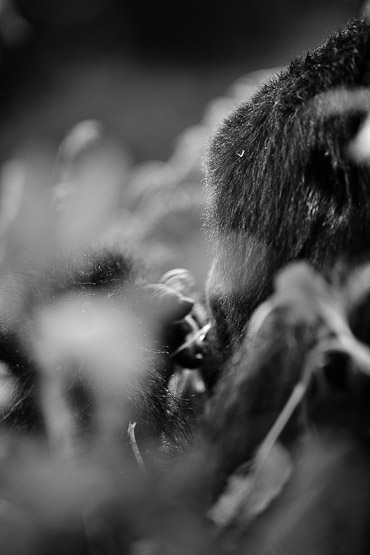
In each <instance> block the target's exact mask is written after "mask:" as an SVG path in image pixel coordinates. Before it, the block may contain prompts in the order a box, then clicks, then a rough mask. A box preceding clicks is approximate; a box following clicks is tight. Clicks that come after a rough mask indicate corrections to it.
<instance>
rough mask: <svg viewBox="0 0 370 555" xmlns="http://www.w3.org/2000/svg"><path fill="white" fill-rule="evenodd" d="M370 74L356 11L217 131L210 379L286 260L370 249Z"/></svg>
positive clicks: (356, 254) (325, 265)
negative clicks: (364, 135) (363, 131)
mask: <svg viewBox="0 0 370 555" xmlns="http://www.w3.org/2000/svg"><path fill="white" fill-rule="evenodd" d="M369 86H370V25H369V22H368V21H367V20H364V19H356V20H353V21H351V22H350V23H349V24H348V26H347V27H345V28H344V29H343V30H341V31H339V32H337V33H335V34H333V35H332V36H331V37H330V38H329V39H328V40H327V41H326V42H325V43H324V44H322V45H321V46H319V47H318V48H316V49H314V50H312V51H310V52H308V53H307V54H305V55H303V56H300V57H298V58H296V59H294V60H293V61H292V63H291V64H290V66H289V67H288V68H287V69H286V70H283V71H282V72H281V73H280V74H279V75H276V76H275V77H273V78H272V79H271V80H270V81H269V82H267V83H266V84H264V85H263V86H262V87H261V88H260V90H259V91H258V92H257V93H256V94H255V95H254V96H253V97H252V99H251V100H249V101H248V102H246V103H244V104H241V105H240V106H239V107H238V108H237V109H236V110H235V111H234V113H232V114H231V115H230V116H229V117H228V118H226V119H225V121H224V122H223V124H222V125H221V127H220V128H219V129H218V131H217V132H216V134H215V136H214V137H213V139H212V140H211V142H210V145H209V148H208V154H207V157H206V187H207V191H208V198H209V201H208V213H207V226H208V232H209V237H210V243H211V247H212V249H213V251H214V260H213V265H212V269H211V272H210V275H209V280H208V298H209V306H210V312H211V316H212V319H213V323H214V331H213V336H214V337H213V340H214V341H215V343H216V344H217V345H218V349H216V350H214V351H213V357H214V359H213V358H212V357H210V358H209V364H207V368H206V369H205V378H206V380H207V383H208V385H209V386H210V387H213V386H214V384H215V383H216V381H217V379H218V375H219V371H218V370H217V368H219V367H220V366H222V361H223V360H225V359H228V358H229V356H230V354H231V352H232V351H233V350H234V348H235V346H236V345H237V344H238V342H239V340H240V339H241V338H243V337H244V334H245V330H246V327H247V323H248V320H249V318H250V316H251V314H252V312H253V311H254V309H255V308H256V307H257V306H258V304H259V303H261V302H262V301H263V300H264V299H265V298H266V297H267V296H268V295H269V294H270V292H271V286H272V279H273V276H274V275H275V273H276V271H277V270H278V269H279V268H282V267H283V266H284V265H286V264H287V263H289V262H290V261H292V260H297V259H306V260H308V261H309V262H310V263H311V264H313V265H314V267H315V268H317V269H318V270H320V271H325V270H327V269H330V268H332V266H333V265H334V264H335V262H336V261H338V259H339V258H341V259H342V260H344V259H346V260H347V261H348V262H349V263H350V265H351V264H352V263H353V261H356V263H358V262H361V261H364V260H368V257H369V251H370V247H369V246H370V192H369V183H370V179H369V178H370V169H369V165H368V163H367V162H365V163H364V162H360V163H359V162H358V161H357V160H356V159H355V156H353V155H352V154H351V148H350V146H351V142H352V140H353V139H354V138H355V136H356V134H357V132H358V131H359V129H360V126H361V124H362V122H363V121H364V119H365V117H366V116H367V114H368V110H369V107H370V93H369V89H368V87H369ZM210 339H211V335H210ZM211 358H212V360H211ZM220 361H221V362H220Z"/></svg>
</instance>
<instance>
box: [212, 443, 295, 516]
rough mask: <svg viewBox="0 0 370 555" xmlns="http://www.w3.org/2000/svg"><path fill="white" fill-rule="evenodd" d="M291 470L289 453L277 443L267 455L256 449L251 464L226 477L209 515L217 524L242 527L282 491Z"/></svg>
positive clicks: (262, 510) (263, 451)
mask: <svg viewBox="0 0 370 555" xmlns="http://www.w3.org/2000/svg"><path fill="white" fill-rule="evenodd" d="M248 469H249V471H248ZM292 470H293V464H292V461H291V458H290V455H289V453H288V451H287V450H286V449H284V447H282V445H281V444H280V443H275V444H274V446H273V447H272V448H271V449H270V451H269V454H268V456H267V457H266V454H265V450H264V449H258V451H257V453H256V455H255V457H254V459H253V461H252V463H251V465H250V464H248V465H245V464H244V465H242V466H241V467H239V468H238V470H237V471H236V473H235V474H233V475H232V476H231V477H230V478H229V480H228V484H227V486H226V489H225V491H224V493H223V494H222V495H221V496H220V498H219V499H218V501H217V503H216V504H215V505H214V506H213V507H212V508H211V510H210V511H209V513H208V516H209V517H210V518H211V520H213V522H214V523H215V524H216V525H218V526H220V527H226V526H231V525H238V524H239V525H242V526H244V527H245V526H246V525H248V524H249V523H250V522H251V521H252V520H253V519H255V518H256V517H257V516H258V515H260V514H261V513H262V512H264V511H265V510H266V509H267V508H268V507H269V506H270V504H271V503H272V502H273V501H274V499H276V498H277V497H278V496H279V495H280V494H281V492H282V491H283V489H284V487H285V485H286V484H287V482H288V481H289V478H290V476H291V474H292Z"/></svg>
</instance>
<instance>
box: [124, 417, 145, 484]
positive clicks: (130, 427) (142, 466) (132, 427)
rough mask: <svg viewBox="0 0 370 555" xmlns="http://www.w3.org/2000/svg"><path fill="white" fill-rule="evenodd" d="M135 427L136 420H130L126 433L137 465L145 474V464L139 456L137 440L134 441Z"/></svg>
mask: <svg viewBox="0 0 370 555" xmlns="http://www.w3.org/2000/svg"><path fill="white" fill-rule="evenodd" d="M135 428H136V422H130V423H129V425H128V429H127V433H128V437H129V440H130V446H131V449H132V452H133V454H134V457H135V459H136V462H137V465H138V467H139V468H140V470H141V471H142V472H143V473H144V474H145V472H146V469H145V464H144V461H143V458H142V456H141V453H140V450H139V447H138V445H137V442H136V437H135Z"/></svg>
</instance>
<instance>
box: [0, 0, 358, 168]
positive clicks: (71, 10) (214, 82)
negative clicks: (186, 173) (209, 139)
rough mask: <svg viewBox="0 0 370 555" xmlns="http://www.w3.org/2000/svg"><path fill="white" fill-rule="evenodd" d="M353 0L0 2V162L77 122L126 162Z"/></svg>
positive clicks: (309, 37) (325, 28)
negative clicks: (110, 131) (118, 148)
mask: <svg viewBox="0 0 370 555" xmlns="http://www.w3.org/2000/svg"><path fill="white" fill-rule="evenodd" d="M358 9H359V2H358V1H356V0H321V1H319V0H282V1H280V2H279V1H276V0H265V1H261V0H251V1H246V0H245V1H244V2H242V1H240V0H239V1H238V0H224V1H222V2H221V1H220V0H215V1H214V2H212V3H209V2H206V1H205V0H203V1H202V0H187V1H186V2H176V3H173V2H169V1H156V2H155V1H151V2H143V1H142V0H127V1H119V0H17V1H14V2H13V1H11V0H2V1H0V36H1V57H0V72H1V104H0V161H1V160H4V159H6V158H7V157H9V156H10V155H12V153H13V151H14V149H16V148H17V147H19V145H22V144H23V143H24V142H27V141H29V140H35V139H36V140H41V141H44V142H46V143H47V144H49V145H51V146H52V148H53V147H54V146H55V145H57V144H58V142H59V141H60V140H61V138H62V136H63V134H64V133H65V131H66V129H68V128H69V127H70V126H71V125H74V124H75V123H76V122H77V121H79V120H81V119H83V118H91V117H93V118H100V119H103V120H104V121H105V122H106V123H107V124H108V125H109V126H111V127H112V128H114V129H116V130H117V131H118V132H119V133H120V134H121V135H122V136H123V138H124V139H125V141H126V144H127V148H128V150H129V151H130V152H131V154H132V157H133V161H134V162H135V163H137V162H140V161H143V160H146V159H160V160H165V159H167V158H168V156H169V155H170V153H171V150H172V148H173V141H174V138H175V137H176V135H177V134H178V133H179V132H181V131H182V130H183V129H184V128H186V127H187V126H189V125H192V124H194V123H197V122H198V121H199V119H200V118H201V116H202V113H203V110H204V107H205V106H206V104H207V102H209V101H210V100H211V99H212V98H214V97H216V96H219V95H220V94H222V93H223V92H224V91H225V89H226V88H227V87H228V86H229V85H230V84H231V83H232V81H233V80H235V79H236V78H238V77H239V76H241V75H243V74H245V73H247V72H249V71H251V70H255V69H260V68H265V67H274V66H278V65H282V64H285V63H287V62H288V61H289V59H290V58H291V57H292V56H293V55H295V54H297V53H299V52H301V51H302V49H307V48H310V47H312V46H314V45H316V44H317V42H319V41H320V40H322V39H323V38H324V37H325V36H326V34H327V33H328V32H329V31H330V30H332V29H334V28H337V27H338V26H340V25H342V24H343V23H344V22H345V21H347V19H348V18H349V17H352V16H354V15H356V13H357V12H358Z"/></svg>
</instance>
